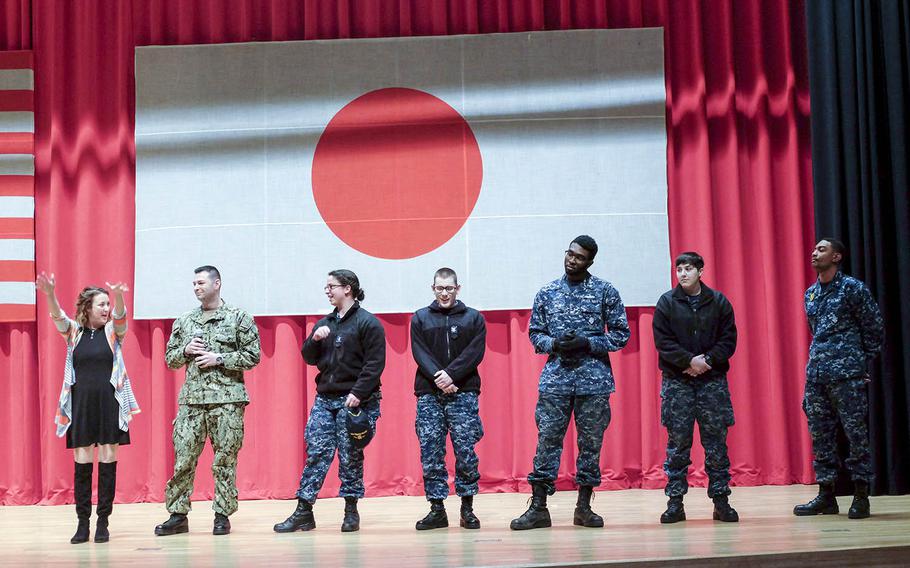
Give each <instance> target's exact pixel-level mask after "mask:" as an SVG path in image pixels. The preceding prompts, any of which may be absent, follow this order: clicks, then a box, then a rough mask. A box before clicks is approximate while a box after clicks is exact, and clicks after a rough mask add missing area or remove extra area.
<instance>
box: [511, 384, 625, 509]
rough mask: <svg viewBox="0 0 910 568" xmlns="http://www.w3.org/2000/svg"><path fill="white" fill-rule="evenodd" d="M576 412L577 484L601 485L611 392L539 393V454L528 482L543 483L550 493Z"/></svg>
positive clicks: (537, 411)
mask: <svg viewBox="0 0 910 568" xmlns="http://www.w3.org/2000/svg"><path fill="white" fill-rule="evenodd" d="M572 414H574V415H575V429H576V430H577V432H578V460H577V462H576V468H577V473H576V475H575V482H576V483H577V484H578V485H580V486H581V485H590V486H592V487H597V486H598V485H600V449H601V447H602V446H603V439H604V432H605V431H606V430H607V426H609V425H610V395H609V394H595V395H586V396H585V395H564V394H550V393H543V392H542V393H539V394H538V398H537V408H536V409H535V411H534V420H535V422H537V431H538V436H537V454H536V455H535V456H534V471H532V472H531V473H530V474H529V475H528V483H531V484H537V485H543V486H544V487H546V489H547V493H548V494H549V495H552V494H553V493H555V492H556V485H555V484H554V482H555V481H556V476H557V474H558V473H559V458H560V456H561V455H562V444H563V439H564V438H565V437H566V429H567V428H568V427H569V417H570V416H571V415H572Z"/></svg>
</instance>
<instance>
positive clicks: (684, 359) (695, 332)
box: [653, 282, 736, 377]
mask: <svg viewBox="0 0 910 568" xmlns="http://www.w3.org/2000/svg"><path fill="white" fill-rule="evenodd" d="M653 328H654V344H655V346H656V347H657V352H658V354H659V355H660V358H659V364H660V370H661V371H662V372H663V375H664V376H665V377H688V375H683V371H685V370H686V369H688V368H689V362H690V361H691V360H692V358H693V357H695V356H696V355H700V354H702V353H704V354H705V355H706V356H708V357H709V358H710V361H709V363H708V364H709V365H711V370H710V371H708V372H707V373H705V375H704V376H706V377H710V376H719V375H725V374H726V373H727V371H729V370H730V361H729V359H730V357H732V356H733V352H734V351H735V350H736V321H735V320H734V317H733V306H732V305H731V304H730V301H729V300H727V298H726V296H724V295H723V294H721V293H720V292H717V291H715V290H712V289H711V288H708V286H707V285H705V283H704V282H702V283H701V297H700V298H699V303H698V307H697V308H695V309H692V307H691V306H690V305H689V301H688V299H687V297H686V293H685V292H684V291H683V289H682V286H677V287H676V288H674V289H673V290H670V291H669V292H666V293H665V294H664V295H663V296H661V297H660V300H658V301H657V308H656V309H655V311H654V322H653Z"/></svg>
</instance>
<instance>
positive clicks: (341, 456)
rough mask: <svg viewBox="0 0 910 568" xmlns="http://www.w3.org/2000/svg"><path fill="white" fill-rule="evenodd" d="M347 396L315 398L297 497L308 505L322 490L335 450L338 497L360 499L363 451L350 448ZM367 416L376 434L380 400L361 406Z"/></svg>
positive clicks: (307, 427) (308, 424) (314, 500)
mask: <svg viewBox="0 0 910 568" xmlns="http://www.w3.org/2000/svg"><path fill="white" fill-rule="evenodd" d="M346 398H347V395H340V396H325V395H321V394H318V395H316V402H314V403H313V409H312V410H311V411H310V418H309V420H307V423H306V433H305V434H304V437H305V439H306V444H307V448H306V453H307V458H306V465H305V466H304V468H303V473H302V474H301V475H300V488H299V489H298V490H297V497H298V498H300V499H303V500H305V501H308V502H310V503H314V502H316V495H317V494H318V493H319V490H320V489H321V488H322V484H323V482H324V481H325V476H326V474H327V473H328V472H329V466H330V465H331V464H332V458H333V457H334V456H335V450H336V449H337V450H338V478H339V479H340V480H341V487H340V489H339V491H338V496H339V497H357V498H358V499H359V498H360V497H363V450H362V449H360V448H355V447H353V446H352V445H351V439H350V436H348V430H347V421H346V418H345V410H344V401H345V399H346ZM360 408H361V410H363V411H364V412H366V413H367V416H368V417H369V419H370V424H371V425H372V426H373V430H374V432H375V429H376V421H377V420H379V400H378V399H376V398H372V399H370V400H368V401H367V402H363V403H361V404H360Z"/></svg>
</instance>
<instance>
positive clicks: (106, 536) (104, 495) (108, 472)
mask: <svg viewBox="0 0 910 568" xmlns="http://www.w3.org/2000/svg"><path fill="white" fill-rule="evenodd" d="M116 491H117V462H111V463H103V462H99V463H98V507H96V508H95V514H96V515H97V516H98V520H97V522H96V523H95V542H107V541H108V540H110V538H111V534H110V532H108V530H107V519H108V517H110V516H111V513H112V512H113V510H114V493H115V492H116Z"/></svg>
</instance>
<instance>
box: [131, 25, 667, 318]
mask: <svg viewBox="0 0 910 568" xmlns="http://www.w3.org/2000/svg"><path fill="white" fill-rule="evenodd" d="M665 98H666V95H665V87H664V73H663V33H662V30H660V29H635V30H581V31H566V32H535V33H514V34H490V35H472V36H447V37H419V38H394V39H364V40H332V41H303V42H275V43H251V44H227V45H200V46H176V47H141V48H137V49H136V153H137V158H136V159H137V163H136V191H137V195H136V279H135V307H134V315H135V316H136V317H138V318H168V317H174V316H176V315H177V314H179V313H180V312H182V311H183V310H185V309H187V308H188V307H190V306H192V305H193V296H192V294H191V290H190V281H191V279H192V276H193V269H194V268H195V267H197V266H200V265H203V264H214V265H216V266H218V268H219V269H220V270H221V272H222V276H223V281H224V288H223V295H224V296H225V298H226V299H227V300H228V301H230V302H232V303H235V304H238V305H241V306H243V307H245V308H246V309H248V310H250V311H251V312H253V313H254V314H257V315H284V314H301V315H302V314H318V313H323V312H326V311H327V310H328V309H329V306H328V304H327V302H326V299H325V297H324V295H323V294H322V293H321V290H322V286H323V285H324V283H325V278H326V273H327V272H328V271H330V270H332V269H336V268H348V269H351V270H353V271H354V272H356V273H357V274H358V276H359V277H360V280H361V284H362V286H363V288H364V289H365V290H366V292H367V300H366V304H365V305H366V307H367V308H368V309H370V310H371V311H374V312H377V313H402V312H410V311H413V310H414V309H416V308H418V307H420V306H421V305H424V304H426V303H427V302H428V300H429V299H431V296H430V291H429V285H430V284H431V283H432V275H433V272H434V271H435V270H436V269H437V268H439V267H442V266H448V267H451V268H453V269H455V270H456V271H457V272H458V275H459V281H460V283H462V284H463V285H464V290H463V294H462V298H463V299H464V300H465V301H466V302H467V303H468V304H470V305H472V306H474V307H476V308H478V309H481V310H500V309H525V308H529V307H530V306H531V303H532V300H533V297H534V294H535V293H536V291H537V290H538V289H539V288H540V287H541V286H542V285H543V284H545V283H546V282H548V281H550V280H552V279H554V278H557V277H558V276H559V275H560V274H562V272H563V268H562V262H563V251H565V249H566V248H567V247H568V245H569V243H570V242H571V240H572V239H573V238H574V237H575V236H577V235H579V234H588V235H591V236H592V237H594V238H595V239H596V240H597V242H598V244H599V246H600V252H599V254H598V256H597V259H596V261H595V264H594V267H593V269H592V272H594V273H595V274H597V275H599V276H602V277H604V278H606V279H608V280H610V281H611V282H613V283H614V285H616V287H617V288H618V289H619V291H620V293H621V294H622V296H623V299H624V301H625V302H626V304H627V305H653V304H654V302H656V300H657V298H658V297H659V296H660V294H661V293H662V292H664V291H665V290H666V288H667V286H668V283H669V282H668V267H669V242H668V229H667V182H666V144H667V141H666V122H665Z"/></svg>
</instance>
